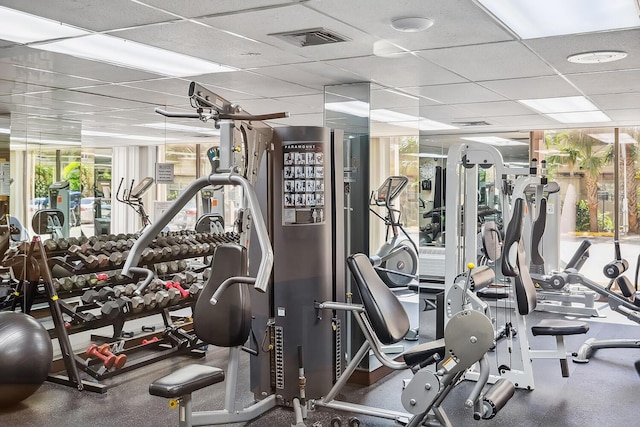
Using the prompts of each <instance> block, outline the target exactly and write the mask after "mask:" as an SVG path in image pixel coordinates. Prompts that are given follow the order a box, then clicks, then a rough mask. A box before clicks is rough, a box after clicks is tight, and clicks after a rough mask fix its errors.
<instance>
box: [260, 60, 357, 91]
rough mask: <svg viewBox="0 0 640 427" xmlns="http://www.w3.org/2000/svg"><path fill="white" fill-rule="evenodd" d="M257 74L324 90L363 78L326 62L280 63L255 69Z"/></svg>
mask: <svg viewBox="0 0 640 427" xmlns="http://www.w3.org/2000/svg"><path fill="white" fill-rule="evenodd" d="M253 71H254V72H255V73H256V74H261V75H264V76H270V77H274V78H278V79H285V80H287V81H288V82H291V83H296V84H299V85H301V86H305V87H308V88H313V89H318V90H323V88H324V86H328V85H336V84H344V83H357V82H361V81H362V78H361V77H358V76H357V75H356V74H354V73H352V72H349V71H345V70H341V69H339V68H337V67H335V66H333V65H331V64H328V63H324V62H308V63H303V64H291V65H280V66H276V67H264V68H259V69H256V70H253Z"/></svg>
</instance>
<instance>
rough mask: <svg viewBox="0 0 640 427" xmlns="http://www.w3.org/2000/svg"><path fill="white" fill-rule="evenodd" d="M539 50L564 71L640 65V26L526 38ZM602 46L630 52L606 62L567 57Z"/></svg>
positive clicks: (598, 69)
mask: <svg viewBox="0 0 640 427" xmlns="http://www.w3.org/2000/svg"><path fill="white" fill-rule="evenodd" d="M524 43H525V44H527V45H528V46H530V47H531V48H532V49H533V50H534V51H535V52H536V53H537V54H539V55H540V56H541V57H543V58H544V59H545V60H546V61H547V62H549V63H550V64H551V65H552V66H553V67H554V68H555V69H556V70H558V71H559V72H561V73H585V72H587V73H588V72H595V71H607V70H624V69H631V68H640V55H638V54H637V53H638V52H640V29H635V30H625V31H610V32H600V33H589V34H577V35H570V36H562V37H549V38H544V39H534V40H526V41H524ZM599 50H622V51H625V52H627V53H628V54H629V56H627V57H626V58H625V59H623V60H621V61H615V62H608V63H602V64H574V63H571V62H569V61H567V57H568V56H570V55H573V54H576V53H584V52H593V51H599Z"/></svg>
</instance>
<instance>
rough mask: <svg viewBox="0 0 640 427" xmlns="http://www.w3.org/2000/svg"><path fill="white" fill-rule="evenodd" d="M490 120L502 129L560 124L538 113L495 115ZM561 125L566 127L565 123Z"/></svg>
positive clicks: (544, 126) (528, 128)
mask: <svg viewBox="0 0 640 427" xmlns="http://www.w3.org/2000/svg"><path fill="white" fill-rule="evenodd" d="M491 122H492V123H494V124H495V125H500V126H501V127H502V128H504V129H519V130H523V131H526V130H535V129H547V128H555V129H557V128H558V125H560V123H558V122H557V121H555V120H553V119H550V118H548V117H546V116H543V115H538V114H527V115H521V116H495V117H492V118H491ZM562 126H564V127H566V126H567V125H562Z"/></svg>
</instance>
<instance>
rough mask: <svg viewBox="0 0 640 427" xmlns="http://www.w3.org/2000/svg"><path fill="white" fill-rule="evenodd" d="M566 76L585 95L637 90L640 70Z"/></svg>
mask: <svg viewBox="0 0 640 427" xmlns="http://www.w3.org/2000/svg"><path fill="white" fill-rule="evenodd" d="M567 78H568V79H569V81H571V82H572V83H573V84H575V85H576V86H577V87H578V88H579V89H580V90H581V91H582V92H584V93H585V94H586V95H598V94H607V93H627V92H637V91H638V88H639V85H638V84H639V82H640V70H630V71H607V72H603V73H589V74H572V75H568V76H567Z"/></svg>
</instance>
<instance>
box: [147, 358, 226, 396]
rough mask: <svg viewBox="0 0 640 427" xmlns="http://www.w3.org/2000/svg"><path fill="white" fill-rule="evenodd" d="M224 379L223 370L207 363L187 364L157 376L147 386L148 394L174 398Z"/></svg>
mask: <svg viewBox="0 0 640 427" xmlns="http://www.w3.org/2000/svg"><path fill="white" fill-rule="evenodd" d="M222 381H224V371H223V370H222V369H220V368H214V367H213V366H207V365H189V366H185V367H183V368H180V369H178V370H177V371H175V372H173V373H171V374H169V375H167V376H164V377H162V378H159V379H157V380H155V381H154V382H152V383H151V385H150V386H149V394H152V395H154V396H160V397H166V398H169V399H175V398H178V397H182V396H186V395H188V394H191V393H192V392H194V391H196V390H200V389H201V388H204V387H207V386H210V385H212V384H216V383H219V382H222Z"/></svg>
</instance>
